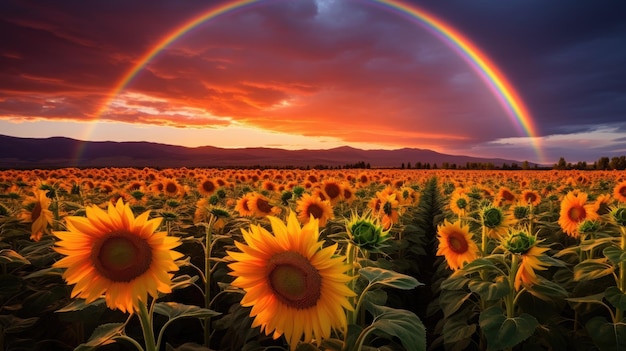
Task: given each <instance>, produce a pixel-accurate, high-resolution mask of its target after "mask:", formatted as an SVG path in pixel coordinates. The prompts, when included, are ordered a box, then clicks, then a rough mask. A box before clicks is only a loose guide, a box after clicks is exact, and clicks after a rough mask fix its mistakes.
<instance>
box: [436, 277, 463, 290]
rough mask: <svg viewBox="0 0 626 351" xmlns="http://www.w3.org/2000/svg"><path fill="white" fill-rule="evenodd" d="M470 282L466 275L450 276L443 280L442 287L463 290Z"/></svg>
mask: <svg viewBox="0 0 626 351" xmlns="http://www.w3.org/2000/svg"><path fill="white" fill-rule="evenodd" d="M468 282H469V278H466V277H448V278H447V279H446V280H444V281H443V282H441V285H440V287H441V289H445V290H461V289H463V288H465V286H466V285H467V283H468Z"/></svg>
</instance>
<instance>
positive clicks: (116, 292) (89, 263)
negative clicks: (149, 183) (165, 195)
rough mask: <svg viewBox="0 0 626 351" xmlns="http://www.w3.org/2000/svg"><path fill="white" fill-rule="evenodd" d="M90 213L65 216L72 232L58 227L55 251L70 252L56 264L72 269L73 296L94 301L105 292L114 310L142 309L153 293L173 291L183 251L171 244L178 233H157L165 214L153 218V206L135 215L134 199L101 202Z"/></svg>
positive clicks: (69, 272)
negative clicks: (130, 201) (173, 278)
mask: <svg viewBox="0 0 626 351" xmlns="http://www.w3.org/2000/svg"><path fill="white" fill-rule="evenodd" d="M85 210H86V213H87V217H77V216H68V217H66V218H65V220H66V223H67V229H68V231H61V232H54V235H55V236H56V237H57V238H59V239H60V241H58V242H57V244H56V245H57V246H55V248H54V249H55V250H56V251H57V252H59V253H60V254H62V255H66V257H64V258H62V259H61V260H59V261H58V262H56V263H55V264H54V267H58V268H66V270H65V272H64V273H63V278H64V279H65V281H66V282H67V283H68V284H75V285H74V288H73V289H72V294H71V296H72V297H79V298H83V299H85V300H86V302H87V303H90V302H92V301H94V300H95V299H97V298H98V297H100V296H102V294H104V297H105V301H106V304H107V306H108V307H109V308H111V309H119V310H121V311H122V312H126V311H128V312H133V311H136V310H137V308H138V307H137V306H138V303H139V301H142V302H146V300H147V294H150V295H151V296H152V297H153V298H157V296H158V293H159V292H161V293H169V292H171V284H172V281H171V275H170V274H169V273H168V272H173V271H177V270H178V266H177V265H176V263H175V262H174V261H175V260H177V259H179V258H181V257H182V256H183V255H182V254H180V253H178V252H176V251H172V250H171V249H173V248H175V247H177V246H178V245H180V240H179V239H178V238H177V237H171V236H167V233H166V232H156V233H155V230H156V229H157V228H158V227H159V224H160V223H161V218H155V219H150V220H148V215H149V214H150V211H146V212H144V213H143V214H141V215H139V216H138V217H137V218H135V216H134V214H133V212H132V211H131V209H130V206H129V205H128V204H124V202H123V201H121V200H119V201H118V202H117V203H116V204H115V205H113V204H109V205H108V211H104V210H102V209H100V208H99V207H98V206H95V205H94V206H89V207H87V208H86V209H85Z"/></svg>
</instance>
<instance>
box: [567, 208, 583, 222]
mask: <svg viewBox="0 0 626 351" xmlns="http://www.w3.org/2000/svg"><path fill="white" fill-rule="evenodd" d="M567 215H568V216H569V218H570V219H571V220H572V221H574V222H579V221H582V220H583V219H585V215H586V213H585V208H584V207H582V206H572V208H570V209H569V211H568V212H567Z"/></svg>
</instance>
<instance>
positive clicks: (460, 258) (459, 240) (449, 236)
mask: <svg viewBox="0 0 626 351" xmlns="http://www.w3.org/2000/svg"><path fill="white" fill-rule="evenodd" d="M437 238H438V239H439V248H438V249H437V255H438V256H441V255H443V256H444V257H445V259H446V261H447V262H448V267H450V269H453V270H457V269H460V268H462V267H463V265H464V264H465V263H469V262H472V261H474V260H475V259H476V258H477V257H478V246H477V245H476V243H475V242H474V240H473V239H472V234H471V232H470V229H469V227H468V226H466V225H463V224H461V221H457V222H454V223H450V222H448V220H447V219H445V220H444V222H443V224H440V225H439V226H438V227H437Z"/></svg>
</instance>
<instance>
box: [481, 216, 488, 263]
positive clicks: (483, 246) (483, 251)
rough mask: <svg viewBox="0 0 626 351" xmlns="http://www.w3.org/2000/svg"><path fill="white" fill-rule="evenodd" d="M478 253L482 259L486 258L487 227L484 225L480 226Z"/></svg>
mask: <svg viewBox="0 0 626 351" xmlns="http://www.w3.org/2000/svg"><path fill="white" fill-rule="evenodd" d="M480 253H481V254H482V257H485V256H487V227H485V224H484V223H483V225H482V239H481V242H480Z"/></svg>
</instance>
